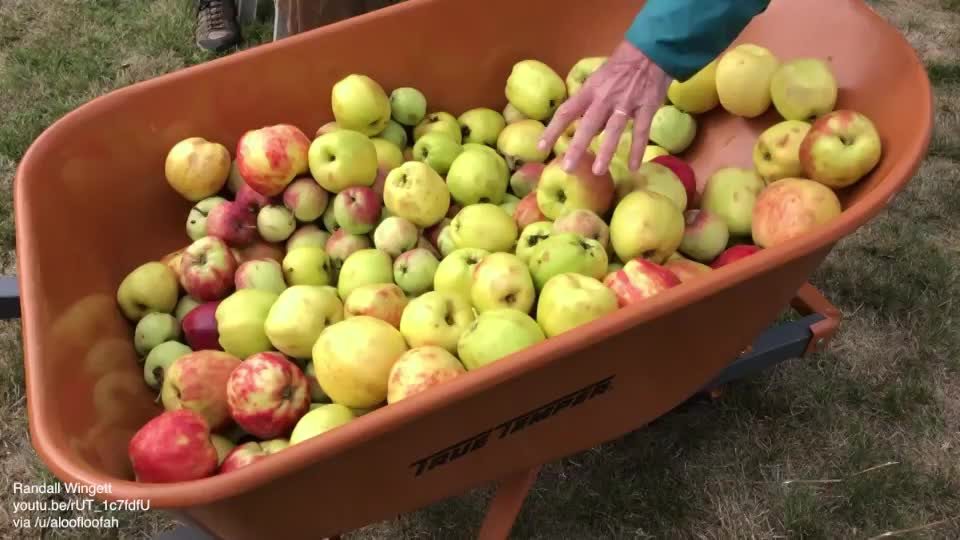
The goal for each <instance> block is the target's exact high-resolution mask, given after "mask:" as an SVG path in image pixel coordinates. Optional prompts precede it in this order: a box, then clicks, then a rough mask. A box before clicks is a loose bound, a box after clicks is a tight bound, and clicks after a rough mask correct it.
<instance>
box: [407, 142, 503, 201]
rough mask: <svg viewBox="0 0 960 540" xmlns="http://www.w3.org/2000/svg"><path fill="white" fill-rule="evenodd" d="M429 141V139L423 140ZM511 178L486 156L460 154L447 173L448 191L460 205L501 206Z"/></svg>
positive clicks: (491, 158) (482, 153)
mask: <svg viewBox="0 0 960 540" xmlns="http://www.w3.org/2000/svg"><path fill="white" fill-rule="evenodd" d="M424 138H426V137H424ZM508 182H509V178H508V177H507V174H506V172H505V171H504V170H502V169H501V168H500V166H499V164H498V163H497V159H496V158H495V157H493V156H491V155H490V154H489V153H487V152H481V151H479V150H467V151H465V152H463V153H461V154H460V155H459V156H457V158H456V159H455V160H453V164H452V165H451V166H450V170H449V172H448V173H447V189H449V191H450V196H451V197H453V200H455V201H456V202H457V203H458V204H460V205H462V206H467V205H470V204H477V203H493V204H500V203H501V202H503V197H504V195H505V194H506V192H507V183H508Z"/></svg>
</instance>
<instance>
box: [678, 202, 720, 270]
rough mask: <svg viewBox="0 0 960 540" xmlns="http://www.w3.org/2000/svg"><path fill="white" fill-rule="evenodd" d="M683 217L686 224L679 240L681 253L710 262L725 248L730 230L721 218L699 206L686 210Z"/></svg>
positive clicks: (697, 259) (696, 259)
mask: <svg viewBox="0 0 960 540" xmlns="http://www.w3.org/2000/svg"><path fill="white" fill-rule="evenodd" d="M683 217H684V221H685V224H686V225H685V227H684V229H683V240H681V241H680V247H679V250H680V252H681V253H683V254H684V255H686V256H687V257H690V258H691V259H693V260H695V261H700V262H710V261H712V260H714V259H716V258H717V256H718V255H720V253H722V252H723V250H724V249H726V248H727V242H729V240H730V231H729V230H728V229H727V222H726V221H724V220H723V218H721V217H720V216H717V215H714V214H713V213H712V212H710V211H709V210H703V209H699V208H694V209H690V210H687V211H686V212H685V213H684V215H683Z"/></svg>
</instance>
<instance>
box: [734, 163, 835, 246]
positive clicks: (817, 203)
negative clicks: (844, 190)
mask: <svg viewBox="0 0 960 540" xmlns="http://www.w3.org/2000/svg"><path fill="white" fill-rule="evenodd" d="M842 211H843V207H842V205H841V204H840V199H838V198H837V195H836V193H834V192H833V190H832V189H830V188H829V187H827V186H825V185H823V184H821V183H819V182H815V181H813V180H808V179H805V178H783V179H780V180H777V181H776V182H774V183H772V184H770V185H769V186H767V188H766V189H764V190H763V191H761V192H760V195H759V196H758V197H757V203H756V205H754V207H753V232H752V235H753V242H754V243H755V244H756V245H757V246H760V247H761V248H768V247H772V246H775V245H778V244H782V243H784V242H786V241H788V240H791V239H793V238H796V237H798V236H801V235H804V234H807V233H809V232H810V231H812V230H814V229H816V228H817V227H820V226H821V225H824V224H826V223H829V222H831V221H833V220H834V219H836V218H837V217H839V216H840V213H841V212H842Z"/></svg>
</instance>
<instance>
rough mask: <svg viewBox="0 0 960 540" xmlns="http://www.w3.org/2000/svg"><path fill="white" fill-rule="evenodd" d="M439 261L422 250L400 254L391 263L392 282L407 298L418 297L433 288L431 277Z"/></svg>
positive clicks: (416, 249) (425, 250) (417, 249)
mask: <svg viewBox="0 0 960 540" xmlns="http://www.w3.org/2000/svg"><path fill="white" fill-rule="evenodd" d="M438 266H440V261H438V260H437V258H436V257H435V256H434V255H433V253H430V251H429V250H427V249H424V248H415V249H411V250H410V251H406V252H404V253H402V254H401V255H400V256H399V257H397V259H396V260H395V261H393V281H394V283H396V284H397V285H398V286H399V287H400V288H401V289H403V292H405V293H407V295H409V296H419V295H421V294H423V293H425V292H427V291H429V290H430V289H432V288H433V276H434V274H436V272H437V267H438Z"/></svg>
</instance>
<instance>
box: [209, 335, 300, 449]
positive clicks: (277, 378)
mask: <svg viewBox="0 0 960 540" xmlns="http://www.w3.org/2000/svg"><path fill="white" fill-rule="evenodd" d="M227 402H228V403H229V406H230V416H231V417H232V418H233V420H234V421H235V422H236V423H237V425H239V426H240V427H242V428H243V429H244V431H246V432H247V433H249V434H251V435H253V436H255V437H259V438H261V439H271V438H273V437H278V436H280V435H284V434H287V433H289V431H290V430H291V429H293V426H294V425H295V424H296V423H297V420H299V419H300V417H301V416H303V415H304V414H305V413H306V412H307V411H308V410H309V409H310V388H309V386H308V385H307V379H306V377H304V375H303V372H302V371H300V368H299V367H297V365H296V364H294V363H293V362H291V361H290V360H288V359H287V357H286V356H284V355H283V354H281V353H278V352H263V353H257V354H254V355H253V356H251V357H249V358H247V359H246V360H244V361H243V363H242V364H240V366H239V367H237V369H235V370H234V371H233V372H232V373H231V374H230V378H229V379H228V380H227Z"/></svg>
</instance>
